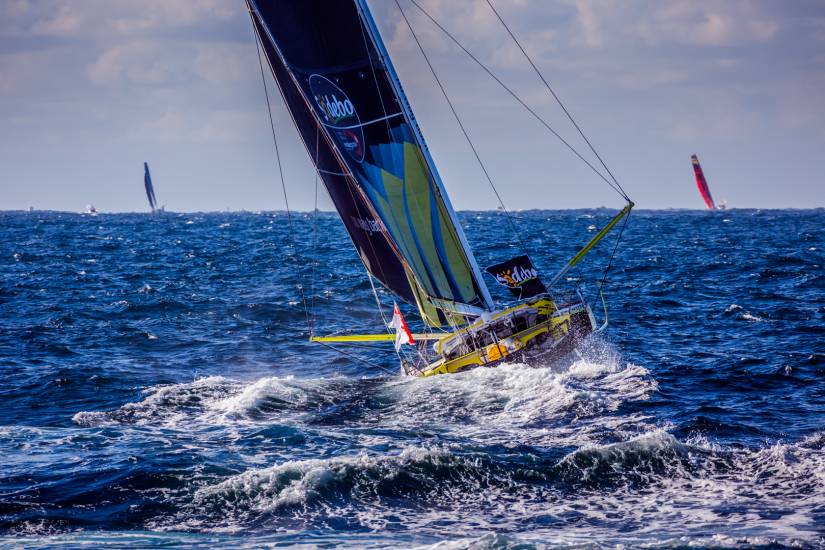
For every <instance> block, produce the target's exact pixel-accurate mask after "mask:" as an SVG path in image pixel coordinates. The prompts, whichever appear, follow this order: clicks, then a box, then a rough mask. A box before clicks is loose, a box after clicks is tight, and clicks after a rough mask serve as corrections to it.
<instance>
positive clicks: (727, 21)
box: [636, 0, 780, 46]
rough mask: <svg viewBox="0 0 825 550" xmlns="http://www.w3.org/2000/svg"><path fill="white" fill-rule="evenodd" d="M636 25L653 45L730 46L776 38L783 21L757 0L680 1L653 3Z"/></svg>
mask: <svg viewBox="0 0 825 550" xmlns="http://www.w3.org/2000/svg"><path fill="white" fill-rule="evenodd" d="M640 15H641V18H640V19H639V22H638V23H637V24H636V29H637V31H638V33H639V35H640V36H641V37H642V38H643V39H644V40H645V41H647V42H648V43H650V44H662V43H684V44H696V45H702V46H728V45H734V44H747V43H751V42H765V41H769V40H771V39H773V38H774V37H775V36H776V35H777V33H778V32H779V30H780V23H779V21H777V20H776V19H775V18H773V17H772V16H771V15H770V14H768V13H767V12H765V11H764V10H763V9H762V7H761V5H760V4H759V3H756V2H744V1H729V2H720V3H713V4H710V3H705V2H694V1H692V0H678V1H671V2H666V3H655V4H651V5H650V10H649V12H648V13H646V14H644V13H643V14H640Z"/></svg>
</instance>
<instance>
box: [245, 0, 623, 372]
mask: <svg viewBox="0 0 825 550" xmlns="http://www.w3.org/2000/svg"><path fill="white" fill-rule="evenodd" d="M246 4H247V7H248V10H249V13H250V16H251V19H252V24H253V26H254V30H255V34H256V40H257V47H258V48H259V50H258V55H259V61H261V50H262V51H263V58H264V59H265V60H266V64H267V65H268V68H269V70H270V71H271V73H272V75H273V77H274V79H275V82H276V83H277V85H278V88H279V90H280V93H281V96H282V98H283V101H284V103H285V105H286V108H287V110H288V112H289V113H290V115H291V118H292V121H293V123H294V124H295V126H296V128H297V129H298V132H299V134H300V136H301V138H302V140H303V142H304V145H305V147H306V149H307V152H308V153H309V156H310V158H311V159H312V162H313V163H314V165H315V168H316V169H317V174H318V177H319V178H320V179H321V181H322V182H323V184H324V186H325V187H326V189H327V191H328V193H329V196H330V198H331V199H332V202H333V204H334V206H335V208H336V209H337V211H338V213H339V215H340V217H341V221H342V222H343V224H344V227H345V228H346V231H347V232H348V234H349V236H350V239H351V241H352V244H353V246H354V247H355V249H356V251H357V253H358V255H359V256H360V259H361V261H362V263H363V265H364V268H365V270H366V274H367V277H368V278H369V281H370V283H371V284H372V283H373V280H377V281H378V282H379V283H380V284H382V285H383V286H384V287H385V288H386V289H387V290H388V291H389V292H390V293H392V294H393V295H394V296H395V297H396V298H397V299H398V300H401V301H403V302H406V303H408V304H410V305H412V306H414V307H415V309H416V310H417V312H418V315H419V316H420V319H421V322H422V325H423V326H424V327H425V330H424V331H423V332H419V333H412V332H411V331H410V329H409V328H408V326H407V323H406V321H405V319H404V317H403V315H402V314H401V311H400V308H399V307H398V306H397V304H395V306H394V308H393V316H392V321H391V322H387V320H386V317H384V313H383V307H384V306H383V305H382V303H381V301H380V299H379V297H378V293H377V292H376V291H375V286H374V285H373V287H372V288H373V294H374V296H375V299H376V302H377V304H378V307H379V310H381V312H382V317H383V322H384V324H385V325H386V326H385V329H386V330H387V333H385V334H384V333H382V334H334V335H328V336H318V335H315V334H313V333H312V332H311V334H310V339H311V340H312V341H313V342H318V343H321V344H324V345H327V346H331V344H335V343H339V344H341V343H352V342H388V343H389V342H393V341H394V342H395V348H396V351H397V352H398V354H399V358H400V360H401V367H402V370H403V372H404V373H406V374H410V375H419V376H431V375H435V374H447V373H456V372H461V371H465V370H467V369H471V368H474V367H482V366H494V365H497V364H500V363H501V362H503V361H508V360H531V359H532V358H535V357H540V358H542V360H543V361H544V362H552V361H555V360H557V359H559V358H561V357H563V356H565V355H567V354H568V353H570V352H571V351H572V350H573V349H575V348H576V346H578V345H579V344H580V343H581V342H582V341H583V340H584V339H585V338H587V337H588V335H590V334H591V333H593V332H594V331H597V330H600V329H601V328H604V326H606V320H605V323H604V325H602V326H601V327H600V328H597V323H596V319H595V316H594V314H593V312H592V310H591V308H590V306H589V305H588V304H587V302H586V301H585V299H584V298H583V295H582V293H581V292H580V291H578V290H575V291H573V292H571V293H570V294H569V295H564V294H563V293H562V291H560V290H559V289H557V288H555V284H556V283H558V282H559V281H560V280H561V279H562V278H563V277H564V275H565V274H566V273H567V272H568V270H570V269H571V268H573V267H574V266H575V265H576V264H578V263H579V261H580V260H581V259H582V258H583V257H584V256H585V255H586V254H587V253H588V252H589V251H590V250H591V249H592V248H593V247H594V246H595V245H596V244H597V243H598V242H599V241H600V240H602V239H603V238H604V237H605V235H607V233H608V232H609V231H611V230H612V229H613V228H614V227H615V226H616V225H617V224H618V222H619V221H620V220H621V219H622V218H624V219H625V221H626V220H627V216H628V215H629V213H630V210H631V208H632V207H633V203H632V202H630V199H627V205H626V206H625V207H624V208H623V209H622V210H621V211H620V212H619V213H618V214H617V215H616V216H615V217H614V218H613V219H612V220H610V222H609V223H608V224H606V225H605V227H603V228H602V230H601V231H599V232H598V233H597V234H596V235H595V236H594V237H593V238H592V239H591V240H590V241H589V242H587V243H586V244H585V245H584V246H583V247H582V249H581V250H580V251H579V252H578V253H577V254H576V255H575V256H574V257H573V258H571V259H570V260H569V261H568V262H567V263H566V264H565V265H564V266H562V268H561V269H560V270H559V272H558V273H557V274H556V275H555V276H554V277H553V278H552V280H551V282H550V285H549V287H550V288H548V287H547V286H545V285H544V283H542V281H541V280H540V278H539V274H538V272H537V270H536V269H535V268H534V266H533V264H532V262H531V260H530V258H529V256H527V255H520V256H518V257H516V258H511V259H507V260H505V261H502V262H500V263H498V264H496V265H494V266H490V267H488V268H487V269H486V271H487V272H488V273H489V274H490V275H491V276H492V277H493V279H494V280H495V281H496V282H497V283H499V284H502V285H503V286H505V287H507V288H508V289H509V290H510V291H511V292H512V294H513V296H514V298H515V303H512V304H510V305H509V306H506V307H501V308H499V307H496V304H495V303H494V301H493V298H492V297H491V295H490V292H489V289H488V287H487V284H486V282H485V280H484V275H483V272H482V270H481V269H480V267H479V265H478V263H477V262H476V259H475V257H474V255H473V252H472V250H471V248H470V246H469V244H468V242H467V238H466V236H465V234H464V230H463V228H462V226H461V224H460V223H459V220H458V217H457V215H456V212H455V210H454V209H453V206H452V204H451V203H450V199H449V196H448V194H447V190H446V188H445V186H444V183H443V181H442V179H441V176H440V175H439V172H438V170H437V168H436V165H435V163H434V161H433V158H432V156H431V155H430V152H429V150H428V148H427V145H426V142H425V141H424V137H423V135H422V132H421V130H420V128H419V126H418V124H417V123H416V119H415V117H414V115H413V112H412V109H411V106H410V103H409V101H408V100H407V96H406V95H405V93H404V90H403V88H402V86H401V81H400V79H399V77H398V74H397V73H396V71H395V69H394V67H393V64H392V61H391V59H390V56H389V53H388V52H387V49H386V47H385V45H384V42H383V40H382V38H381V35H380V32H379V30H378V28H377V26H376V23H375V21H374V19H373V16H372V14H371V12H370V9H369V6H368V5H367V3H366V0H337V1H335V2H318V1H307V0H277V1H272V0H246ZM414 4H415V5H417V3H415V2H414ZM398 7H399V8H400V7H401V6H400V4H398ZM491 7H492V5H491ZM402 14H403V11H402ZM405 19H406V17H405ZM502 23H503V20H502ZM411 30H412V28H411ZM514 39H515V37H514ZM416 41H417V39H416ZM419 46H420V43H419ZM465 51H466V50H465ZM422 53H423V49H422ZM425 55H426V54H425ZM525 55H526V53H525ZM528 59H529V58H528ZM536 70H537V69H536ZM537 72H538V70H537ZM434 74H435V73H434ZM261 75H262V78H263V79H264V90H265V91H266V82H265V78H264V69H263V61H261ZM545 84H546V82H545ZM547 86H548V89H549V84H548V85H547ZM511 93H512V92H511ZM445 97H446V92H445ZM448 101H449V98H448ZM522 104H524V103H523V102H522ZM267 106H268V108H269V109H270V123H271V124H272V116H271V107H270V106H269V95H268V92H267ZM525 106H526V105H525ZM533 114H534V115H535V113H533ZM456 116H457V115H456ZM536 116H537V115H536ZM568 116H569V115H568ZM571 122H572V118H571ZM546 125H547V124H546V123H545V126H546ZM576 128H577V129H578V126H576ZM272 130H273V138H275V128H274V124H273V126H272ZM579 131H580V132H581V130H579ZM557 136H558V134H557ZM467 137H468V140H469V136H467ZM582 137H584V135H583V134H582ZM560 139H561V138H560ZM585 139H586V138H585ZM589 144H590V142H589V141H588V145H589ZM275 146H276V152H277V138H276V143H275ZM568 147H569V145H568ZM591 149H592V146H591ZM593 151H594V153H595V150H593ZM577 154H578V153H577ZM579 156H580V155H579ZM580 158H581V156H580ZM599 160H601V158H599ZM585 162H586V161H585ZM602 164H603V163H602ZM591 168H592V166H591ZM605 169H606V166H605ZM611 177H612V174H611ZM282 178H283V176H282ZM614 180H615V178H614ZM282 183H283V182H282ZM491 184H492V181H491ZM622 195H623V196H624V197H625V198H627V196H626V195H624V193H623V192H622ZM602 302H604V300H603V298H602ZM605 312H606V310H605ZM387 327H389V328H387ZM390 329H394V330H395V333H394V334H393V332H392V331H391V330H390Z"/></svg>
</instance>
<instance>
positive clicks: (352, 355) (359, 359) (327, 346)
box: [315, 342, 397, 376]
mask: <svg viewBox="0 0 825 550" xmlns="http://www.w3.org/2000/svg"><path fill="white" fill-rule="evenodd" d="M315 343H316V344H321V345H322V346H324V347H325V348H329V349H331V350H332V351H336V352H338V353H340V354H341V355H344V356H346V357H349V358H350V359H355V360H356V361H360V362H362V363H364V364H367V365H370V366H371V367H376V368H378V369H381V370H382V371H384V372H386V373H387V374H389V375H390V376H395V375H396V374H397V373H395V372H392V371H391V370H389V369H388V368H386V367H383V366H381V365H379V364H378V363H373V362H372V361H370V360H368V359H364V358H363V357H361V356H359V355H355V354H354V353H350V352H348V351H344V350H342V349H340V348H336V347H335V346H330V345H329V344H327V343H325V342H315Z"/></svg>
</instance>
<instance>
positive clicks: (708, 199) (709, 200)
mask: <svg viewBox="0 0 825 550" xmlns="http://www.w3.org/2000/svg"><path fill="white" fill-rule="evenodd" d="M690 162H691V163H692V164H693V175H694V176H696V187H698V188H699V194H700V195H701V196H702V200H703V201H705V206H707V207H708V210H724V209H725V208H726V207H727V203H726V202H725V201H722V202H721V203H719V204H718V205H717V204H716V203H715V202H713V197H712V196H711V194H710V188H709V187H708V181H707V180H706V179H705V173H704V172H703V171H702V165H701V164H699V157H697V156H696V155H690Z"/></svg>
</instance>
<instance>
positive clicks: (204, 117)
mask: <svg viewBox="0 0 825 550" xmlns="http://www.w3.org/2000/svg"><path fill="white" fill-rule="evenodd" d="M263 120H264V119H263V117H262V116H260V114H259V113H254V112H247V111H233V110H221V111H212V112H209V113H202V112H199V111H197V110H190V111H188V112H187V111H183V110H168V111H166V112H164V113H163V114H162V115H160V116H159V117H157V118H154V119H151V120H148V121H147V122H145V123H144V125H143V128H142V130H141V132H140V135H141V136H145V135H151V136H153V138H154V139H156V140H157V141H160V142H164V143H184V142H185V143H237V142H241V141H244V140H245V139H247V137H248V136H249V135H250V134H251V133H252V132H253V129H259V128H260V127H261V125H262V121H263Z"/></svg>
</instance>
